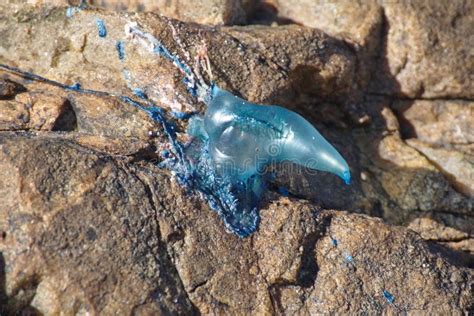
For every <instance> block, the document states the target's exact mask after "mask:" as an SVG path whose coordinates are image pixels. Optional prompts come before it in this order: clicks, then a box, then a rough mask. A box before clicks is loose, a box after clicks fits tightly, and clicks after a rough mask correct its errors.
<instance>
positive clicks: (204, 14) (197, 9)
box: [9, 0, 257, 25]
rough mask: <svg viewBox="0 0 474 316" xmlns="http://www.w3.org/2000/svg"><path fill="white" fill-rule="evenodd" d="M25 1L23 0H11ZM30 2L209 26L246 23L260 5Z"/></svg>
mask: <svg viewBox="0 0 474 316" xmlns="http://www.w3.org/2000/svg"><path fill="white" fill-rule="evenodd" d="M9 1H11V2H18V3H24V1H23V0H9ZM28 3H29V4H36V5H54V6H92V7H100V8H103V9H107V10H112V11H131V12H154V13H159V14H162V15H164V16H167V17H170V18H174V19H178V20H181V21H186V22H194V23H199V24H210V25H233V24H244V23H246V22H247V20H248V19H249V17H250V16H251V15H252V14H253V11H254V10H255V8H256V6H257V1H254V0H197V1H192V2H190V1H185V0H173V1H167V0H107V1H104V0H28Z"/></svg>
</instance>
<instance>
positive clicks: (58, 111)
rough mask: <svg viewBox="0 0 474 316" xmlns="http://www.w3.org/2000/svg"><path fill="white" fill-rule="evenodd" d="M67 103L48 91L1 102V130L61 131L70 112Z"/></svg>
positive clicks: (18, 96)
mask: <svg viewBox="0 0 474 316" xmlns="http://www.w3.org/2000/svg"><path fill="white" fill-rule="evenodd" d="M61 94H62V93H61ZM67 102H68V101H67V100H66V99H65V98H64V97H63V96H61V95H53V94H50V93H48V92H47V91H36V92H35V93H22V94H19V95H17V96H16V97H15V99H14V100H0V130H26V129H34V130H46V131H51V130H61V129H62V128H61V126H59V125H60V124H61V119H62V118H64V115H66V112H67V111H68V107H69V104H68V103H67Z"/></svg>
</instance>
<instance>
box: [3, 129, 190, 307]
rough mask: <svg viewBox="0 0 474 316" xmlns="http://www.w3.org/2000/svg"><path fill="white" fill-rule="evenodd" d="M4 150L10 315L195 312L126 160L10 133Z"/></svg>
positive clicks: (153, 211)
mask: <svg viewBox="0 0 474 316" xmlns="http://www.w3.org/2000/svg"><path fill="white" fill-rule="evenodd" d="M0 148H1V149H0V153H1V154H0V155H1V156H2V157H1V159H0V161H1V168H0V169H1V170H3V171H7V170H9V171H7V172H6V173H4V172H3V171H2V173H3V174H4V176H3V177H2V180H1V184H0V187H1V189H0V191H1V194H0V196H1V200H2V206H1V210H0V214H1V217H0V219H1V220H0V226H1V230H2V236H3V237H2V240H1V243H0V251H1V253H2V257H1V258H2V261H3V262H4V264H5V269H2V273H7V274H8V276H7V278H6V279H7V283H6V284H5V288H3V289H2V291H6V294H7V295H8V297H9V298H8V301H7V303H6V305H5V302H3V303H2V304H1V305H2V306H1V307H2V308H3V311H7V312H9V313H12V314H14V313H16V312H19V311H21V310H23V308H25V306H29V305H31V306H32V307H33V308H35V309H36V310H38V311H39V312H40V313H42V314H55V313H58V312H63V313H71V314H77V313H81V312H89V313H105V314H110V313H117V312H119V311H120V312H122V313H127V314H128V313H132V312H135V311H138V310H145V311H149V312H152V313H191V312H192V311H193V310H194V308H193V305H192V303H191V302H190V301H189V299H188V298H187V295H186V292H184V290H183V287H182V284H181V282H180V280H179V277H178V275H177V273H176V270H175V268H174V267H173V265H172V264H171V262H170V258H169V257H168V256H167V255H166V250H165V249H166V248H165V247H166V246H165V244H163V243H162V241H161V240H160V232H159V227H158V226H157V222H156V209H155V206H154V205H153V201H152V200H150V199H148V198H146V190H147V188H146V187H144V184H143V183H142V182H141V180H140V179H139V178H138V177H137V176H136V175H133V174H131V173H130V172H129V171H127V170H128V169H127V167H124V166H122V163H121V162H120V161H114V160H111V159H110V157H103V156H102V157H101V156H100V155H98V154H96V153H94V152H92V151H88V150H84V149H81V148H80V147H78V146H77V145H75V144H74V143H71V142H67V141H64V140H55V139H54V138H48V137H46V138H41V137H37V138H32V139H30V138H29V137H21V136H5V135H4V136H2V137H1V140H0ZM40 165H41V166H43V168H38V166H40ZM124 168H125V169H124ZM138 236H140V237H138ZM137 238H140V239H142V238H143V239H142V242H140V241H139V239H137ZM3 280H5V279H3ZM15 302H17V303H15ZM15 304H19V306H18V305H15ZM11 308H14V309H13V310H12V309H11ZM2 314H3V312H2Z"/></svg>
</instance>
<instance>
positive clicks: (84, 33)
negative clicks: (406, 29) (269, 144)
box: [0, 1, 474, 315]
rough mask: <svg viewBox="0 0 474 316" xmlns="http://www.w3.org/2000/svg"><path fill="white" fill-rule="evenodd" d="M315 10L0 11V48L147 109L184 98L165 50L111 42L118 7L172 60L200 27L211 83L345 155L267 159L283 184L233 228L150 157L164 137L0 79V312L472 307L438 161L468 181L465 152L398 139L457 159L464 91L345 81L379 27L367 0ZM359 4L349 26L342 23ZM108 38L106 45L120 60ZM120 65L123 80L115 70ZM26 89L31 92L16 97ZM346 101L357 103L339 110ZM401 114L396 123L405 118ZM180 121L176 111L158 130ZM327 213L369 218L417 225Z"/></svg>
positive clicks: (194, 48) (457, 225)
mask: <svg viewBox="0 0 474 316" xmlns="http://www.w3.org/2000/svg"><path fill="white" fill-rule="evenodd" d="M16 2H17V1H16ZM74 4H76V5H77V3H74ZM317 5H318V6H320V8H328V7H330V5H329V4H323V3H321V4H317ZM382 5H390V3H382ZM437 5H438V4H437ZM296 6H298V4H295V10H297V9H298V8H296ZM334 8H336V9H337V10H336V11H338V12H348V13H351V14H345V15H343V16H341V17H340V19H337V20H336V19H335V17H336V16H337V15H335V14H334V13H331V12H329V11H327V10H321V13H320V14H321V15H322V17H321V20H320V21H319V22H318V23H320V24H322V22H321V21H328V22H327V23H328V24H330V25H327V27H326V28H324V27H323V25H320V26H316V27H320V28H322V29H323V30H325V31H326V32H328V33H330V34H331V36H328V35H325V34H323V33H322V32H321V31H318V30H315V29H309V28H305V27H302V26H295V25H287V26H272V27H269V26H246V27H220V28H209V27H203V26H197V25H192V24H186V23H180V22H176V21H173V20H169V19H166V18H160V17H157V16H156V15H153V14H133V13H127V14H125V13H121V14H117V13H113V12H103V11H100V10H82V11H75V12H74V15H73V16H72V17H71V18H66V13H65V8H60V9H57V8H56V9H54V8H51V7H45V6H36V7H32V6H28V5H14V4H12V5H11V6H8V5H7V6H5V5H3V6H2V8H1V9H2V10H0V37H1V38H2V41H0V62H3V63H8V64H9V65H13V66H19V67H20V68H22V69H25V70H28V71H31V72H33V73H37V74H40V75H44V76H46V77H49V78H51V79H55V80H58V81H60V82H64V83H66V84H68V85H72V84H74V83H76V82H79V83H81V84H82V87H84V88H91V89H97V90H100V91H107V92H109V93H113V94H115V95H120V94H123V95H127V96H132V94H131V93H130V87H138V86H140V87H142V88H144V90H145V93H146V94H147V95H148V96H149V98H150V99H151V100H152V101H153V102H154V103H156V104H157V105H158V106H160V107H162V108H163V109H164V110H165V111H167V110H168V109H173V110H178V111H190V110H195V109H197V110H202V105H200V104H198V103H197V102H196V100H194V99H193V98H192V97H190V96H189V94H188V93H187V92H186V91H185V88H184V86H183V85H182V83H181V80H182V76H181V75H180V74H179V72H178V71H177V70H176V69H175V68H174V67H173V66H172V65H171V63H169V62H168V61H166V60H164V59H163V58H161V57H158V56H152V55H151V54H150V53H149V52H148V51H146V50H145V49H143V48H142V47H140V46H138V45H136V44H135V43H132V42H131V41H129V39H126V38H125V36H124V32H123V26H124V24H125V23H127V22H128V21H137V22H138V23H139V24H140V25H141V26H142V27H143V28H144V29H145V30H147V31H149V32H151V33H153V34H154V35H155V36H156V37H157V38H159V39H160V40H161V41H163V43H164V44H165V45H166V46H167V47H169V48H170V51H172V52H178V53H179V54H181V55H182V56H183V57H184V56H185V55H186V54H185V53H183V49H184V50H185V51H188V52H189V54H190V56H191V59H192V58H193V57H194V56H196V54H197V53H198V51H203V46H202V41H204V42H205V43H206V48H207V51H208V55H209V58H210V60H211V64H212V70H213V74H214V79H215V80H216V82H217V83H218V84H219V85H220V86H223V87H225V88H227V89H229V90H232V91H233V92H234V93H236V94H240V95H241V96H243V97H245V98H247V99H249V100H251V101H257V102H265V103H277V104H282V105H285V106H288V107H289V108H291V109H294V110H296V111H297V112H299V113H301V114H303V115H304V116H305V117H306V118H307V119H308V120H309V121H311V122H312V123H313V124H315V125H316V126H317V127H318V129H319V130H320V131H321V133H322V134H323V135H324V136H325V137H326V138H327V139H328V140H329V141H330V142H331V143H332V144H334V146H335V147H337V149H338V150H339V151H340V152H341V153H342V154H343V156H344V157H345V159H347V161H348V162H349V165H350V166H351V173H352V175H353V182H352V184H351V185H350V186H342V184H341V181H340V180H339V179H337V178H336V177H331V176H330V175H327V174H325V173H317V174H314V173H309V172H307V171H303V172H302V173H292V172H290V173H286V174H285V173H284V172H283V173H281V174H279V178H278V179H276V183H274V184H272V185H275V186H278V185H284V186H285V187H286V188H288V189H289V191H290V193H289V197H278V196H277V195H276V194H275V193H273V192H272V190H273V187H272V188H271V191H270V192H269V193H268V194H267V195H266V196H265V200H264V201H263V203H262V205H261V215H262V219H261V223H260V227H259V230H258V231H257V232H256V233H255V234H254V235H252V236H251V237H249V238H246V239H239V238H237V237H236V236H234V235H232V234H230V233H227V232H226V231H225V228H224V225H223V224H222V221H221V220H220V219H219V217H218V216H217V214H216V213H215V212H213V211H211V210H210V209H209V207H208V206H207V204H206V203H204V202H203V201H202V200H201V199H199V197H197V196H194V195H193V194H192V192H187V191H184V189H183V188H182V187H181V186H180V185H179V184H178V183H176V182H175V181H174V180H173V176H172V175H171V174H170V173H169V172H168V171H165V170H162V169H159V168H158V167H156V163H157V162H159V161H160V159H161V158H160V157H159V155H158V154H157V153H158V152H160V151H161V150H162V149H164V148H166V146H167V145H168V144H167V140H166V138H164V137H163V135H162V133H161V131H160V127H159V126H157V125H156V124H155V123H153V122H152V121H151V119H150V118H149V117H148V116H147V115H145V114H144V113H143V112H141V111H138V110H137V109H135V108H134V107H133V106H131V105H128V104H126V103H124V102H121V101H119V99H118V98H116V97H113V96H108V97H106V96H98V95H96V96H90V95H85V94H81V93H79V92H76V91H70V90H69V91H65V90H64V89H61V88H58V87H53V86H51V85H47V84H45V83H37V82H31V81H28V80H22V79H21V78H19V77H18V76H15V75H12V74H9V75H8V76H9V77H7V78H8V80H11V81H13V82H18V83H19V84H21V86H23V90H22V91H17V92H15V93H13V94H11V93H10V94H9V96H8V97H4V98H3V99H2V100H0V121H1V124H3V125H2V129H4V130H6V131H2V132H0V172H1V174H2V177H1V178H0V227H1V228H0V229H1V232H0V253H1V255H0V314H2V315H3V314H9V313H16V312H19V311H23V312H36V313H39V312H41V313H44V314H58V313H65V314H73V313H74V314H85V313H87V312H89V313H91V314H106V315H108V314H116V313H121V314H122V313H125V314H127V313H129V314H170V313H172V314H191V313H201V314H317V313H336V314H345V313H367V312H369V313H377V314H378V313H400V312H401V311H403V312H420V311H423V312H426V313H453V312H454V313H461V312H468V311H469V309H470V308H471V309H472V301H473V297H472V293H471V292H472V291H471V287H472V271H471V270H468V269H466V268H464V267H465V266H468V267H472V265H473V262H474V261H473V259H472V258H473V257H472V253H474V248H473V244H474V224H473V220H472V218H473V213H472V210H473V206H472V203H473V200H472V199H470V198H468V197H467V196H466V195H465V194H461V193H459V192H457V190H458V188H457V187H456V184H455V183H454V182H453V181H452V179H451V178H450V174H454V172H453V171H452V170H454V171H456V177H458V178H459V179H462V181H464V185H466V184H469V182H467V181H468V178H466V176H467V175H468V173H467V172H466V173H465V174H460V173H459V172H460V169H459V168H460V167H461V166H462V164H464V163H466V161H465V160H464V161H463V160H459V161H456V163H454V164H453V163H452V161H450V162H449V163H448V164H447V166H449V168H448V167H446V166H445V167H441V165H440V164H439V165H438V163H436V162H435V160H434V159H433V158H432V157H434V156H433V155H432V157H431V156H430V154H426V153H424V152H423V151H422V150H420V149H419V148H417V147H416V146H412V145H413V142H420V141H421V142H423V146H428V144H429V148H434V149H436V150H438V149H441V150H444V151H445V152H443V155H442V157H443V159H444V158H448V157H451V158H452V157H455V156H454V155H453V153H454V152H455V150H460V151H461V149H462V148H464V149H462V152H464V153H468V151H466V150H465V149H466V148H470V147H469V146H472V144H471V143H472V141H471V138H470V137H471V133H470V129H469V122H470V119H471V118H470V117H469V111H471V110H470V103H469V101H451V100H443V101H441V100H430V101H426V103H424V101H417V100H407V99H406V98H405V99H404V101H400V100H399V99H394V98H392V97H382V96H374V95H367V94H366V95H363V94H364V93H365V90H364V89H363V87H364V81H363V80H369V79H370V72H373V70H374V69H375V70H376V72H380V71H382V68H381V67H379V68H373V67H374V65H375V66H377V61H374V60H372V59H371V58H372V57H371V56H374V54H375V55H377V54H378V53H377V51H379V53H380V54H381V56H380V57H384V56H385V55H383V50H377V48H380V47H382V46H381V45H382V43H383V39H382V38H381V35H382V34H383V32H382V31H383V30H388V29H389V28H388V26H387V25H385V26H384V24H383V23H382V21H383V20H382V17H381V11H380V8H379V5H377V4H373V3H372V4H370V3H369V2H366V3H364V4H352V3H349V2H347V3H346V2H340V3H337V4H334ZM300 9H301V7H300ZM357 10H359V11H357ZM300 12H301V11H300ZM361 12H363V13H361ZM366 15H367V17H368V18H367V21H364V20H363V19H362V18H358V17H365V16H366ZM96 18H101V19H102V20H103V21H104V22H105V25H106V28H107V37H105V38H101V37H99V36H98V34H97V26H96ZM346 19H347V20H346ZM440 19H441V20H443V19H444V18H443V17H441V18H440ZM351 23H353V25H354V28H353V29H351V28H350V24H351ZM384 27H385V28H384ZM329 30H331V31H329ZM410 34H411V33H410ZM413 34H416V33H415V32H414V33H413ZM410 36H411V35H410ZM117 40H123V41H124V43H125V56H126V58H125V60H124V61H123V62H121V61H119V59H118V58H117V52H116V50H115V44H116V41H117ZM178 42H181V43H182V44H183V47H180V46H179V45H177V43H178ZM347 42H349V45H347ZM353 48H354V49H353ZM426 55H427V56H428V57H429V55H428V54H426ZM430 58H431V57H430ZM450 58H452V57H450ZM443 62H445V63H451V61H443ZM363 69H365V71H366V72H367V73H366V74H364V73H363V72H362V71H363ZM125 70H129V71H130V74H132V77H133V78H132V79H133V80H131V81H129V82H127V81H126V80H124V71H125ZM454 70H455V69H454V68H453V71H454ZM456 71H458V70H456ZM464 71H465V73H467V70H464ZM465 73H463V74H465ZM2 74H3V73H2ZM2 78H3V77H2ZM361 80H362V81H361ZM378 80H387V81H384V82H380V84H381V85H385V86H390V84H391V83H392V81H391V80H392V79H391V78H389V79H380V78H378ZM414 83H415V85H414V86H416V85H417V84H418V83H417V81H414ZM359 88H362V89H359ZM357 90H360V91H357ZM382 93H386V92H382ZM387 93H388V92H387ZM357 95H358V96H362V97H361V98H358V97H355V96H357ZM389 95H390V93H389ZM392 95H393V94H392ZM449 98H452V97H449ZM30 99H31V100H34V101H35V102H34V103H35V104H36V103H37V104H38V105H37V106H32V107H31V108H28V107H27V106H26V105H27V104H28V102H29V100H30ZM356 101H357V102H358V103H359V105H357V107H358V108H357V109H363V110H364V111H363V112H364V113H359V112H358V110H357V109H356V110H354V109H353V108H352V105H354V104H353V103H355V102H356ZM59 104H63V105H62V106H61V107H59V106H58V105H59ZM437 104H441V105H437ZM354 106H355V105H354ZM410 106H411V107H410ZM438 109H440V110H439V111H438ZM392 110H393V111H395V114H394V112H392ZM433 111H434V113H437V115H436V116H434V117H433V116H431V114H430V113H431V112H433ZM359 114H363V115H359ZM363 117H365V119H364V120H362V121H361V123H357V122H359V119H362V118H363ZM33 123H34V124H33ZM408 124H413V126H414V128H415V130H416V134H415V133H413V134H410V133H408V132H407V126H408ZM185 125H186V120H176V127H177V130H178V132H180V131H183V128H185ZM450 125H451V126H454V127H453V128H451V127H450ZM18 129H21V130H27V131H26V132H20V131H18ZM432 129H439V130H440V132H438V131H436V132H432V133H430V130H432ZM459 130H460V131H461V132H460V133H461V134H459V133H457V132H456V131H459ZM12 131H16V132H12ZM150 131H152V132H153V133H150ZM178 136H179V137H180V138H183V139H184V138H185V135H183V134H179V135H178ZM415 137H418V138H419V139H418V140H416V139H415V140H408V141H407V140H406V139H407V138H415ZM407 142H408V144H407ZM439 146H442V147H439ZM459 148H461V149H459ZM464 157H468V156H464ZM451 167H453V168H454V169H451ZM465 168H468V165H465ZM443 169H444V170H443ZM450 170H451V171H450ZM450 172H451V173H450ZM279 181H280V182H279ZM296 196H298V197H302V198H305V199H307V200H306V201H303V200H300V199H297V198H296ZM328 209H345V210H349V211H351V212H357V213H365V214H369V215H371V216H375V217H380V218H383V220H384V221H386V222H388V223H391V224H400V225H407V226H409V227H410V228H411V229H412V230H415V231H416V232H418V233H419V234H420V235H421V236H418V235H417V234H415V233H413V232H411V231H410V230H407V229H405V228H403V227H396V226H390V225H387V224H384V223H383V222H382V220H381V219H374V218H369V217H367V216H363V215H356V214H348V213H343V212H337V211H328ZM423 239H425V240H426V241H427V242H426V243H425V242H424V241H423ZM461 251H462V252H461ZM2 284H3V285H4V286H3V287H2V286H1V285H2ZM384 291H387V292H386V293H385V294H384ZM387 293H389V294H387ZM391 296H393V301H392V299H391ZM433 301H435V302H437V304H436V305H433ZM438 303H439V304H438Z"/></svg>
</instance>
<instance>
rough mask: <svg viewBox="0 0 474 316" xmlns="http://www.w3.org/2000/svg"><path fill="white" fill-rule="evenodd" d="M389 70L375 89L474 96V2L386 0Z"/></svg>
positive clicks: (381, 73)
mask: <svg viewBox="0 0 474 316" xmlns="http://www.w3.org/2000/svg"><path fill="white" fill-rule="evenodd" d="M383 7H384V13H385V17H386V32H387V35H386V39H385V41H386V45H385V47H386V48H385V49H386V52H385V54H384V55H382V56H381V58H382V60H381V62H382V63H385V66H386V72H384V71H379V72H378V73H377V75H378V79H377V80H374V81H373V86H372V88H371V90H372V91H373V92H375V93H384V94H389V95H393V96H406V97H409V98H420V97H423V98H470V99H472V98H473V97H474V83H473V82H474V81H473V80H472V73H473V71H474V59H473V58H472V56H473V52H472V47H473V45H474V35H473V34H472V32H471V30H472V28H473V27H474V22H473V21H474V20H473V17H474V4H473V3H472V2H470V1H468V2H465V1H462V0H456V1H450V2H449V3H447V2H436V3H434V2H432V1H429V0H423V1H411V2H407V1H385V2H383Z"/></svg>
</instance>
